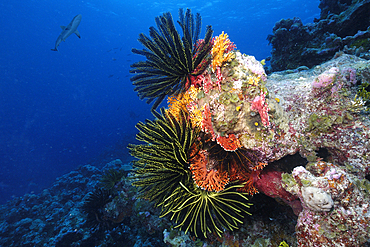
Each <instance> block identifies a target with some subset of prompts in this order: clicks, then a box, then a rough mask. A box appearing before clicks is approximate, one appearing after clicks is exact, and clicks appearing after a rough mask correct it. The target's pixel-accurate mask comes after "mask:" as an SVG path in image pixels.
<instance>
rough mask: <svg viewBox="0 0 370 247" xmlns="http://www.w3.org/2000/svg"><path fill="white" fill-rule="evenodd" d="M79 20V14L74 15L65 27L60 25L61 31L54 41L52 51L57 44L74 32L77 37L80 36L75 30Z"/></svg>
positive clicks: (56, 47)
mask: <svg viewBox="0 0 370 247" xmlns="http://www.w3.org/2000/svg"><path fill="white" fill-rule="evenodd" d="M80 22H81V15H76V16H75V17H73V20H72V21H71V22H70V23H69V24H68V26H67V27H65V26H60V27H61V28H62V29H63V31H62V32H61V33H60V35H59V37H58V38H57V41H56V42H55V48H54V49H51V50H52V51H57V50H58V46H59V44H60V43H61V42H62V41H66V39H67V38H68V37H69V36H70V35H71V34H72V33H75V34H76V35H77V37H79V38H81V35H80V33H79V32H78V31H77V27H78V25H80Z"/></svg>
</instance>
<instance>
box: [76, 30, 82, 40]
mask: <svg viewBox="0 0 370 247" xmlns="http://www.w3.org/2000/svg"><path fill="white" fill-rule="evenodd" d="M75 34H76V35H77V37H79V38H80V39H81V35H80V33H79V32H78V30H76V31H75Z"/></svg>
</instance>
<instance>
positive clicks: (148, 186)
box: [129, 109, 249, 237]
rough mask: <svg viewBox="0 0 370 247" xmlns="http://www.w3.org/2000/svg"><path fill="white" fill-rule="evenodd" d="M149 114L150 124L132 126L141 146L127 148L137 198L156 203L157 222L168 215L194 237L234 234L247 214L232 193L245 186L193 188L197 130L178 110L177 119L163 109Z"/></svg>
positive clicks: (239, 195)
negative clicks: (191, 167) (219, 188)
mask: <svg viewBox="0 0 370 247" xmlns="http://www.w3.org/2000/svg"><path fill="white" fill-rule="evenodd" d="M153 114H154V115H155V116H156V119H155V120H153V121H151V120H146V123H145V124H144V123H141V122H140V123H138V124H137V126H136V127H137V128H138V129H139V131H140V132H139V134H138V135H137V139H138V140H140V141H143V142H145V143H146V144H141V145H134V144H131V145H129V149H130V153H131V155H133V156H134V157H136V158H138V160H137V161H135V162H134V167H135V170H134V171H133V175H132V177H131V179H132V180H133V183H132V184H133V185H134V186H138V187H139V193H140V197H141V198H145V199H148V200H150V201H153V202H155V204H156V206H159V207H161V208H162V215H161V216H165V215H171V219H172V220H174V221H175V222H176V223H177V224H178V226H177V227H179V228H181V229H185V231H186V232H187V231H190V232H193V233H195V235H196V236H198V235H199V234H202V235H203V236H204V237H207V234H208V233H215V234H218V235H219V236H221V234H222V232H223V228H226V229H229V230H235V229H237V228H238V224H239V223H242V219H243V217H244V215H245V214H247V209H248V208H249V203H247V200H248V199H247V197H246V196H245V195H244V194H243V193H240V192H237V191H236V189H238V188H241V187H243V186H244V185H241V184H238V185H232V186H229V187H225V188H224V189H223V190H222V191H219V192H214V191H206V190H203V189H202V188H200V187H197V186H196V184H195V183H194V181H193V180H192V172H191V171H190V168H189V166H190V162H192V161H194V159H196V158H197V154H198V153H199V152H200V151H201V149H202V146H203V144H202V143H201V139H202V137H201V132H200V130H199V127H196V126H193V124H192V121H191V120H190V117H189V113H188V112H187V111H184V110H182V109H180V111H179V112H178V114H179V115H178V116H174V115H173V114H172V113H171V112H169V111H166V110H164V109H161V113H158V112H155V111H153ZM216 144H217V143H216ZM217 145H218V144H217ZM221 149H222V148H221ZM222 150H223V149H222Z"/></svg>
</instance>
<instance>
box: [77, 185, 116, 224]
mask: <svg viewBox="0 0 370 247" xmlns="http://www.w3.org/2000/svg"><path fill="white" fill-rule="evenodd" d="M112 200H113V197H112V195H111V191H110V190H105V189H100V188H98V189H95V191H94V192H90V193H89V194H87V196H86V198H85V201H84V204H83V206H82V208H81V209H82V211H83V212H85V214H86V217H87V219H86V224H87V225H88V226H89V227H91V228H92V229H94V230H96V229H100V230H104V229H107V228H109V227H110V226H111V224H112V221H110V220H108V219H106V217H105V216H104V207H105V205H106V204H107V203H109V202H111V201H112Z"/></svg>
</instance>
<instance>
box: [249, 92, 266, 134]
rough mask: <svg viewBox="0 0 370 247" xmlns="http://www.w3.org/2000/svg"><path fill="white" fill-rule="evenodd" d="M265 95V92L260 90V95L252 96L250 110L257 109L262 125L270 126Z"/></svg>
mask: <svg viewBox="0 0 370 247" xmlns="http://www.w3.org/2000/svg"><path fill="white" fill-rule="evenodd" d="M265 96H266V93H264V92H263V91H262V90H261V94H260V96H256V98H254V100H253V101H252V102H251V103H252V105H251V110H252V111H258V113H259V114H260V117H261V121H262V124H263V126H265V127H268V126H270V122H269V115H268V111H269V108H268V105H267V103H266V100H265Z"/></svg>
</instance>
